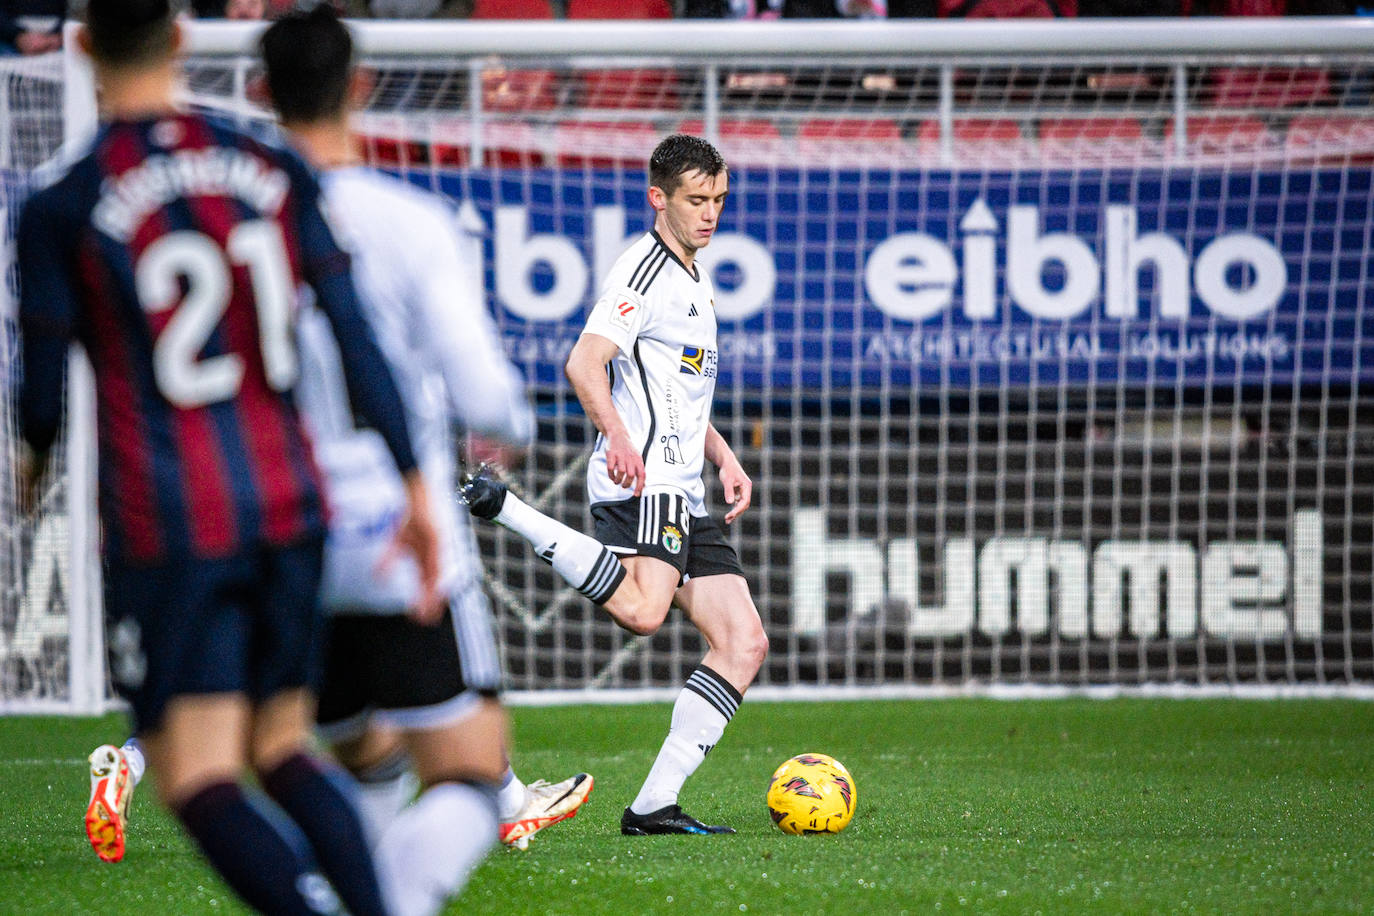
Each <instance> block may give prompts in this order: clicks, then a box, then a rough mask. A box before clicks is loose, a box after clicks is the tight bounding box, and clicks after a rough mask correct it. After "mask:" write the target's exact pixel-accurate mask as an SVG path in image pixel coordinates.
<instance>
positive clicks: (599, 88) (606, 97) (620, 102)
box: [577, 69, 679, 111]
mask: <svg viewBox="0 0 1374 916" xmlns="http://www.w3.org/2000/svg"><path fill="white" fill-rule="evenodd" d="M577 79H578V83H579V86H580V89H579V91H578V102H579V104H580V105H581V107H583V108H619V109H648V110H657V111H674V110H676V109H677V108H678V107H679V102H678V93H677V73H676V72H675V71H672V70H648V69H645V70H584V71H582V72H580V73H578V75H577Z"/></svg>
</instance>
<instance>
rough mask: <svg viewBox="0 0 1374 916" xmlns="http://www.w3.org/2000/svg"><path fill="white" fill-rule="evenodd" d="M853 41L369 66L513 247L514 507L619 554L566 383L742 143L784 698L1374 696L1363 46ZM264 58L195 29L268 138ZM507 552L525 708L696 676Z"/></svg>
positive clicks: (651, 28)
mask: <svg viewBox="0 0 1374 916" xmlns="http://www.w3.org/2000/svg"><path fill="white" fill-rule="evenodd" d="M845 25H846V26H848V27H849V28H846V29H836V28H834V26H833V25H825V26H818V27H815V28H812V27H811V26H809V25H801V24H783V23H771V24H761V25H760V27H757V28H756V27H753V26H752V25H749V24H741V23H722V24H708V23H692V24H688V23H675V24H673V26H672V27H671V28H665V27H663V26H662V25H649V24H646V25H644V26H639V25H636V24H629V23H618V24H614V25H608V24H604V23H602V24H597V25H596V26H594V27H593V26H588V25H584V24H572V23H558V24H557V27H556V28H555V27H554V26H553V25H552V24H521V25H518V26H517V25H509V24H489V23H465V24H453V25H449V24H446V25H436V24H426V25H404V26H402V25H398V24H391V25H381V26H378V25H365V26H363V27H362V28H361V29H360V38H361V43H362V47H363V48H364V49H365V51H366V53H367V58H368V63H369V65H370V66H372V67H373V68H374V69H375V70H376V73H377V81H376V88H375V91H374V93H373V96H372V98H371V100H370V102H369V104H368V106H367V109H366V110H365V111H364V112H363V113H362V115H361V116H360V118H359V119H358V127H359V129H360V130H361V132H362V134H363V135H364V138H363V141H362V147H363V149H364V151H365V154H366V156H367V158H368V160H369V161H370V162H371V163H373V164H374V165H377V166H378V167H381V168H384V169H387V170H389V171H391V172H393V173H395V174H399V175H402V176H404V177H405V178H407V179H408V180H410V181H413V182H415V183H416V184H418V185H420V186H422V187H426V188H430V189H433V190H436V191H439V192H440V193H443V194H445V195H447V196H449V197H451V198H452V199H453V200H454V202H455V204H457V205H460V206H461V207H462V208H463V209H464V211H465V219H467V220H468V221H469V222H473V224H474V225H476V222H477V221H480V224H481V226H482V229H483V231H484V233H485V237H486V243H487V244H486V252H487V270H486V286H487V290H488V294H489V298H490V302H491V305H492V308H493V311H494V314H495V315H496V316H497V319H498V322H499V324H500V327H501V329H502V331H503V334H504V336H505V341H506V345H507V348H508V351H509V353H510V355H511V357H512V358H513V359H514V360H515V361H516V363H517V364H518V365H519V366H520V367H521V369H522V370H523V371H524V373H525V375H526V378H527V380H528V382H529V384H530V389H531V394H532V397H533V398H534V399H535V402H536V404H537V407H538V414H539V420H540V425H539V437H538V444H537V445H536V446H535V447H534V449H533V450H532V452H531V453H530V454H529V456H528V458H527V459H526V460H525V462H524V463H523V464H522V465H520V466H519V467H517V468H514V469H511V471H510V475H509V476H510V479H511V480H512V482H513V486H514V489H516V490H517V492H519V493H520V494H521V495H522V496H523V497H524V498H525V499H526V500H528V501H530V502H532V503H533V504H535V505H537V506H538V507H540V508H541V509H543V510H544V511H546V512H550V513H551V514H554V515H556V516H558V517H559V518H561V519H563V520H564V521H566V522H568V523H569V524H571V525H573V526H574V527H578V528H582V529H588V528H589V517H588V514H587V510H586V506H585V498H584V496H583V479H584V474H585V467H586V465H585V461H586V455H587V452H588V449H589V448H590V445H591V440H592V438H593V435H594V431H593V430H592V428H591V426H590V424H589V422H588V421H587V420H586V418H585V417H584V416H583V415H582V413H581V411H580V409H579V408H578V405H577V402H576V399H575V398H574V397H573V396H572V395H571V392H570V391H569V389H568V387H567V385H566V382H565V381H564V380H563V376H562V369H561V367H562V362H563V360H564V359H565V357H566V355H567V353H568V351H569V349H570V348H571V346H572V344H573V342H574V341H575V339H576V337H577V334H578V333H579V331H580V328H581V326H582V322H583V321H584V320H585V317H586V314H587V310H588V308H589V307H590V305H591V303H592V301H593V300H594V298H595V295H596V291H597V288H598V285H599V281H600V278H601V277H602V276H604V273H605V271H606V270H607V269H608V267H609V266H610V264H611V263H612V261H613V260H614V259H615V257H616V256H617V255H618V254H619V253H620V251H621V250H622V248H623V247H624V245H625V244H626V242H627V240H629V239H631V238H633V237H634V236H636V235H637V234H639V233H641V232H643V231H644V230H645V229H646V228H648V226H649V220H650V212H649V208H648V206H647V203H646V201H645V195H644V192H645V186H646V183H647V177H646V160H647V156H648V153H649V151H650V150H651V149H652V148H653V146H654V144H655V142H656V141H657V140H658V139H659V138H661V137H662V136H663V135H665V134H667V133H669V132H671V131H675V130H683V131H690V132H694V133H701V134H703V135H705V136H708V137H709V138H711V139H713V140H715V141H716V142H717V143H718V145H719V146H720V147H721V149H722V151H723V152H724V154H725V155H726V158H727V159H728V160H729V162H730V164H731V200H730V203H729V205H728V206H727V208H726V213H725V216H724V218H723V223H722V231H721V232H719V233H718V234H717V236H716V238H715V240H714V241H713V242H712V244H711V246H710V247H709V248H708V249H706V250H705V251H703V252H702V255H701V261H702V262H703V263H704V264H706V265H707V266H708V267H709V269H711V270H712V272H713V275H714V277H715V280H716V287H717V299H716V302H715V307H716V312H717V317H718V319H719V321H720V327H721V332H720V338H719V342H718V347H719V361H718V365H719V386H718V389H717V391H718V398H717V403H716V405H715V414H714V419H715V423H716V425H717V427H718V428H719V429H720V430H721V431H722V433H723V434H724V435H725V436H726V438H727V439H728V440H729V441H730V442H731V443H732V444H733V446H734V448H735V450H736V452H737V453H738V454H739V456H740V458H741V460H742V461H743V463H744V465H745V467H746V468H747V469H748V470H749V472H750V473H751V475H752V476H753V478H754V481H755V495H754V506H753V508H751V509H750V511H749V512H748V513H746V515H745V516H743V517H742V518H741V519H740V520H739V521H738V522H737V523H736V524H735V525H734V526H733V530H732V531H731V535H730V536H731V539H732V541H733V543H734V544H735V546H736V547H737V549H738V550H739V552H740V555H741V559H742V561H743V563H744V567H745V569H746V570H747V572H748V575H749V578H750V583H751V588H752V591H753V593H754V596H755V600H756V602H757V604H758V608H759V612H760V614H761V615H762V617H763V620H764V623H765V626H766V628H767V630H768V633H769V636H770V640H771V651H770V654H769V658H768V661H767V662H766V663H765V666H764V669H763V670H762V671H761V672H760V675H759V679H758V683H759V684H760V685H761V686H762V687H763V688H766V689H774V688H776V689H777V692H778V693H786V692H787V691H789V690H792V689H794V688H797V687H814V688H820V689H822V690H828V691H832V692H836V693H839V692H842V691H843V690H845V689H855V690H864V689H868V690H873V691H878V692H891V693H901V692H904V691H912V692H916V691H930V690H932V689H934V690H944V689H949V690H966V689H980V688H981V687H983V686H985V685H994V686H996V687H998V688H1000V687H1002V686H1020V685H1028V686H1038V685H1052V686H1056V687H1068V688H1073V689H1079V688H1093V687H1098V686H1104V687H1108V688H1110V687H1119V686H1128V687H1134V686H1139V685H1169V686H1171V687H1172V686H1181V687H1189V688H1204V689H1210V688H1221V689H1233V688H1234V689H1242V690H1247V689H1250V690H1253V689H1260V690H1275V689H1277V690H1280V691H1284V690H1293V691H1301V690H1305V689H1315V690H1346V691H1356V692H1359V691H1367V690H1368V689H1369V688H1370V687H1371V685H1374V624H1372V623H1371V606H1372V605H1374V592H1372V591H1371V581H1372V580H1371V573H1374V482H1372V481H1371V480H1370V478H1369V475H1368V474H1367V473H1366V472H1365V469H1366V468H1368V467H1369V466H1370V460H1371V458H1374V400H1372V399H1371V394H1370V391H1371V389H1370V385H1371V382H1374V378H1371V375H1370V373H1371V372H1372V371H1374V336H1371V335H1372V334H1374V318H1371V316H1370V314H1369V312H1368V309H1367V306H1368V305H1369V303H1368V297H1369V295H1370V294H1369V291H1368V287H1369V283H1370V278H1369V266H1368V265H1369V263H1370V246H1371V241H1372V239H1371V235H1372V233H1374V213H1372V212H1371V207H1372V206H1374V188H1371V170H1370V165H1371V164H1374V101H1371V95H1372V94H1374V49H1371V48H1370V47H1368V41H1367V39H1363V38H1362V37H1360V33H1361V32H1362V31H1364V30H1352V29H1349V28H1343V25H1348V23H1346V24H1342V23H1339V22H1333V23H1330V24H1322V25H1317V24H1314V23H1312V22H1304V21H1298V22H1297V23H1296V24H1295V23H1294V22H1284V23H1274V24H1273V26H1272V28H1271V27H1268V26H1260V27H1259V28H1254V26H1256V25H1257V24H1256V23H1247V24H1246V26H1247V28H1245V29H1243V30H1240V29H1234V28H1232V27H1231V26H1230V25H1229V24H1227V23H1224V22H1219V23H1210V24H1206V25H1203V24H1200V23H1198V22H1184V23H1181V24H1180V23H1167V22H1165V23H1161V24H1158V25H1151V26H1148V27H1147V26H1138V27H1136V28H1134V29H1133V30H1132V32H1131V34H1130V35H1108V33H1107V32H1106V31H1103V26H1106V27H1107V28H1108V29H1110V24H1103V23H1056V24H1053V25H1048V24H1034V27H1027V24H1024V23H1018V24H1016V26H1015V27H1011V26H1006V25H1005V24H1003V25H999V24H987V25H982V24H977V25H975V24H941V25H931V24H907V23H902V24H899V23H885V24H882V25H881V27H880V28H879V27H873V28H869V27H867V26H863V25H858V24H848V23H847V24H845ZM1041 25H1044V26H1045V27H1044V28H1041V27H1040V26H1041ZM851 30H852V31H851ZM252 36H253V33H252V32H251V30H245V29H243V28H239V27H227V26H225V27H218V28H215V27H205V28H197V30H196V31H195V33H194V37H193V42H192V47H193V49H194V50H195V51H196V53H195V55H194V56H193V59H192V61H191V75H190V79H189V91H190V96H191V98H192V99H193V101H194V102H195V103H196V104H198V105H202V106H206V107H209V108H212V109H215V110H219V111H221V112H223V113H226V114H229V115H230V116H232V117H238V118H242V119H245V120H253V119H260V118H265V117H266V113H265V112H264V111H262V109H261V108H260V107H259V106H258V105H257V104H255V102H254V101H253V100H252V93H251V92H250V91H249V89H250V87H251V86H252V85H253V82H254V77H255V69H254V65H253V61H252V58H251V51H252ZM1103 47H1114V48H1118V50H1116V51H1114V52H1113V53H1111V54H1106V53H1100V52H1096V51H1094V52H1092V53H1085V52H1084V51H1083V50H1081V49H1085V48H1089V49H1099V48H1103ZM1217 48H1221V49H1225V50H1222V51H1218V50H1213V49H1217ZM492 49H500V52H499V53H494V52H493V50H492ZM707 484H708V491H709V492H710V493H711V498H712V499H713V500H714V501H715V507H716V508H717V509H719V508H720V500H719V493H718V492H717V491H718V489H719V487H718V485H716V483H715V479H714V476H713V475H712V474H710V473H709V472H708V475H707ZM483 548H484V551H485V558H486V561H487V565H488V570H489V575H488V584H489V586H490V590H491V593H492V596H493V599H494V605H495V607H496V610H497V614H498V620H499V626H500V634H501V637H502V649H503V653H504V661H505V665H506V670H507V675H508V682H509V684H510V686H511V687H512V688H514V689H515V690H518V691H530V692H533V693H535V694H537V695H539V696H542V697H549V696H554V697H558V696H564V695H565V694H564V693H562V692H563V691H583V690H585V689H587V688H616V689H617V690H618V691H620V692H619V693H617V694H615V695H616V696H629V695H632V694H631V693H629V692H628V691H632V690H634V689H637V688H647V689H650V690H653V689H665V688H666V689H672V688H675V687H676V686H678V685H680V683H681V682H682V680H683V678H685V676H686V675H687V674H688V673H689V672H690V671H691V669H692V668H693V667H695V666H696V665H697V664H698V663H699V661H700V658H701V655H702V653H703V652H704V650H705V647H704V645H703V643H702V641H701V639H700V637H699V635H698V634H697V632H696V630H695V629H694V628H693V627H692V626H691V625H690V623H688V622H687V621H686V620H685V619H683V618H681V617H680V616H679V615H677V614H676V612H675V613H674V614H673V615H670V617H669V620H668V622H667V624H665V626H664V627H663V628H662V629H661V630H660V632H659V633H658V634H656V635H655V636H653V637H650V638H641V637H636V636H633V635H631V634H628V633H625V632H624V631H621V630H618V629H617V628H615V627H614V626H613V625H612V624H611V623H610V621H609V619H608V618H607V617H606V615H605V614H604V613H603V612H601V611H599V610H598V609H596V608H594V607H592V606H591V605H589V604H587V603H586V602H585V601H583V600H582V599H581V598H580V597H579V596H577V594H576V593H575V592H573V591H572V590H570V589H568V588H566V587H564V586H563V584H562V582H561V581H560V580H559V579H558V578H557V577H556V576H555V575H554V574H553V573H552V571H551V570H550V569H549V568H548V567H546V566H545V565H543V564H542V563H541V562H539V561H538V560H537V559H536V558H535V557H534V556H533V553H532V551H530V550H529V548H528V547H527V545H526V544H525V543H524V542H523V541H520V540H519V539H517V538H515V537H513V536H510V535H507V534H504V533H503V532H501V531H499V530H496V529H491V528H487V529H485V530H484V532H483ZM7 689H8V688H7ZM575 695H577V696H585V694H582V693H577V694H575ZM645 695H652V694H648V693H646V694H645Z"/></svg>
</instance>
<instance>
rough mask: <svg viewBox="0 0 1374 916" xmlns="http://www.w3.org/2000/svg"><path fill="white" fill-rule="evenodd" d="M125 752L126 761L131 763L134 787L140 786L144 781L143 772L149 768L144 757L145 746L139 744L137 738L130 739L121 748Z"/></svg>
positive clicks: (130, 774)
mask: <svg viewBox="0 0 1374 916" xmlns="http://www.w3.org/2000/svg"><path fill="white" fill-rule="evenodd" d="M120 750H121V751H123V752H124V759H125V760H126V761H128V763H129V776H130V778H132V779H133V781H134V785H138V784H139V782H140V781H141V780H142V779H143V771H144V770H146V769H147V768H148V761H147V760H145V759H144V757H143V745H141V744H139V743H138V739H137V738H130V739H129V740H128V741H125V742H124V746H123V747H121V748H120Z"/></svg>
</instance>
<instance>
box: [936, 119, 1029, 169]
mask: <svg viewBox="0 0 1374 916" xmlns="http://www.w3.org/2000/svg"><path fill="white" fill-rule="evenodd" d="M952 129H953V134H954V136H953V138H952V141H953V146H954V163H955V164H963V163H968V164H974V165H992V166H998V165H1013V164H1020V163H1023V162H1025V161H1026V160H1027V159H1028V158H1029V157H1030V156H1031V155H1033V153H1034V143H1032V142H1031V141H1029V140H1027V139H1026V137H1025V136H1024V135H1023V134H1022V132H1021V124H1020V122H1018V121H1013V120H1011V119H1009V118H960V119H956V120H955V121H954V122H953V125H952ZM916 153H917V156H918V157H919V164H921V165H924V166H927V167H929V166H938V165H940V164H941V163H940V122H939V121H923V122H921V125H920V127H918V128H917V129H916Z"/></svg>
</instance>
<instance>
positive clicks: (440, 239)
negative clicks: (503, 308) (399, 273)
mask: <svg viewBox="0 0 1374 916" xmlns="http://www.w3.org/2000/svg"><path fill="white" fill-rule="evenodd" d="M434 228H435V231H434V232H433V233H427V241H429V242H430V244H429V245H428V247H427V248H425V249H424V250H423V251H420V252H417V254H419V255H421V256H422V258H423V260H422V262H421V263H418V264H416V265H415V269H414V270H413V271H412V276H413V277H414V278H415V283H416V293H417V296H416V303H417V309H418V313H419V321H418V328H417V335H418V338H419V339H418V341H417V342H418V344H419V345H420V346H421V347H424V348H425V349H426V350H427V351H428V353H429V355H430V358H431V360H432V363H433V364H434V365H437V366H439V367H440V372H441V374H442V376H443V379H444V387H445V389H446V392H447V395H448V402H449V406H450V409H451V411H452V414H453V416H455V417H456V418H457V419H458V420H459V422H461V423H462V424H463V426H464V427H465V428H466V429H467V431H468V432H470V433H474V434H476V435H478V436H482V437H484V438H488V439H495V440H498V441H499V442H501V443H504V444H505V445H508V446H514V447H517V448H522V449H523V448H525V447H526V446H528V445H529V444H530V442H531V441H532V440H533V438H534V413H533V411H531V410H530V404H529V401H528V399H527V398H526V397H525V382H524V379H522V378H521V377H520V373H519V372H517V371H516V369H515V367H514V366H512V365H511V364H510V361H509V360H507V359H506V356H505V350H504V348H503V347H502V344H501V338H500V336H499V335H498V334H497V332H496V326H495V324H494V323H493V322H492V320H491V316H490V315H488V314H487V309H486V305H485V303H484V301H483V295H482V274H481V263H482V260H481V258H482V254H481V247H480V245H481V243H480V241H479V240H477V239H475V238H473V237H471V236H470V235H467V234H466V233H464V234H462V235H460V234H459V230H458V229H457V227H456V226H454V225H453V223H452V222H451V221H449V220H445V219H443V218H442V217H440V218H438V219H436V226H435V227H434Z"/></svg>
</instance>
